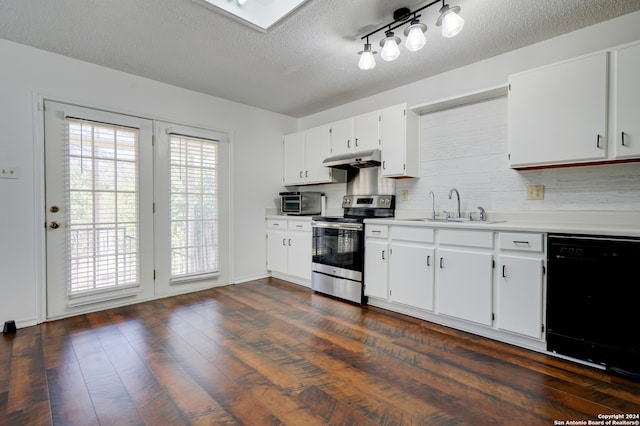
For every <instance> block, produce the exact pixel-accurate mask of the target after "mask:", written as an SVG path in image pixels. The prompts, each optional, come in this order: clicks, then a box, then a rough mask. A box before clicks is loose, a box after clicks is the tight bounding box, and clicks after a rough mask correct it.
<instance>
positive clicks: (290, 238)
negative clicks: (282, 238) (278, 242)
mask: <svg viewBox="0 0 640 426" xmlns="http://www.w3.org/2000/svg"><path fill="white" fill-rule="evenodd" d="M289 247H291V238H289Z"/></svg>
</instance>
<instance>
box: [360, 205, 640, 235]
mask: <svg viewBox="0 0 640 426" xmlns="http://www.w3.org/2000/svg"><path fill="white" fill-rule="evenodd" d="M396 212H397V213H400V212H399V211H396ZM422 213H423V214H421V215H420V214H418V215H417V216H416V215H411V214H410V213H407V212H402V214H399V215H397V216H396V217H395V218H393V219H366V220H365V223H376V224H384V225H408V226H423V227H432V228H457V229H485V230H493V231H520V232H545V233H564V234H586V235H611V236H626V237H640V212H608V211H601V212H569V211H554V212H547V211H544V212H536V211H531V212H487V222H480V221H472V222H442V221H435V222H434V221H426V220H416V219H420V218H427V217H429V214H424V212H422Z"/></svg>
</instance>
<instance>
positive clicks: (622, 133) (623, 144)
mask: <svg viewBox="0 0 640 426" xmlns="http://www.w3.org/2000/svg"><path fill="white" fill-rule="evenodd" d="M620 135H621V136H622V146H627V145H625V143H624V132H620Z"/></svg>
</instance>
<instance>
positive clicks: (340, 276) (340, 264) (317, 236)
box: [311, 195, 395, 304]
mask: <svg viewBox="0 0 640 426" xmlns="http://www.w3.org/2000/svg"><path fill="white" fill-rule="evenodd" d="M342 207H343V209H344V216H341V217H335V216H334V217H331V216H314V217H313V218H312V221H311V227H312V231H313V238H312V241H313V244H312V263H311V271H312V272H311V288H312V289H313V290H315V291H317V292H320V293H325V294H328V295H331V296H335V297H339V298H341V299H346V300H349V301H352V302H355V303H361V304H364V303H366V299H365V296H364V285H363V284H364V219H365V218H369V217H393V215H394V211H395V197H394V196H393V195H358V196H353V195H347V196H345V197H344V198H343V201H342Z"/></svg>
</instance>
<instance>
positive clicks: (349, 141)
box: [347, 139, 351, 148]
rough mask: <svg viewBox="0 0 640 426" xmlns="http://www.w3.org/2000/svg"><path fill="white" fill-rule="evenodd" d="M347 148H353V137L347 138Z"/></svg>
mask: <svg viewBox="0 0 640 426" xmlns="http://www.w3.org/2000/svg"><path fill="white" fill-rule="evenodd" d="M347 148H351V139H347Z"/></svg>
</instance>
